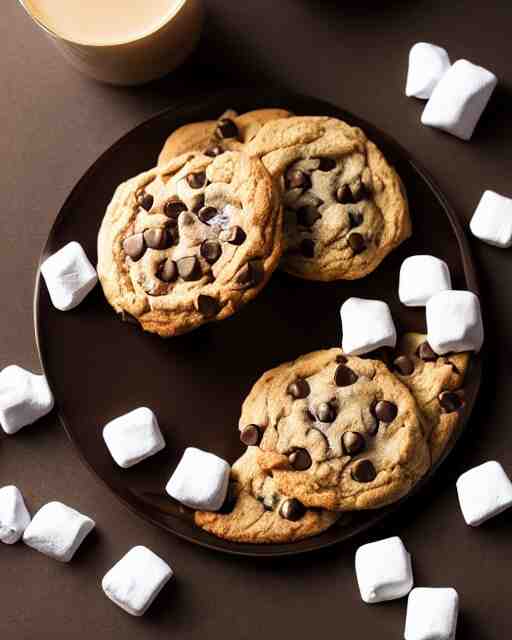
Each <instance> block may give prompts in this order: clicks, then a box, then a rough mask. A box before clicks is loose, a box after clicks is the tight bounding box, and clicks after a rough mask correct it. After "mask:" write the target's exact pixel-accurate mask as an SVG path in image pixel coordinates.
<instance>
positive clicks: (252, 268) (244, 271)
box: [236, 260, 264, 287]
mask: <svg viewBox="0 0 512 640" xmlns="http://www.w3.org/2000/svg"><path fill="white" fill-rule="evenodd" d="M263 273H264V272H263V265H262V263H261V261H260V260H250V261H249V262H246V263H245V264H244V266H243V267H242V268H241V269H240V271H239V272H238V275H237V276H236V281H237V283H238V284H239V285H240V286H242V287H255V286H256V285H257V284H259V283H260V282H261V281H262V279H263Z"/></svg>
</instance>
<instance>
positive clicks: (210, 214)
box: [197, 207, 219, 224]
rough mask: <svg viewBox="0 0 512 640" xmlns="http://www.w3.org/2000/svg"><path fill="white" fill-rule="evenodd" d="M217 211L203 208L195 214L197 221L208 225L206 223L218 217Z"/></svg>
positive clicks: (213, 208)
mask: <svg viewBox="0 0 512 640" xmlns="http://www.w3.org/2000/svg"><path fill="white" fill-rule="evenodd" d="M218 213H219V212H218V211H217V209H216V208H215V207H203V208H202V209H201V210H200V211H199V213H198V214H197V216H198V218H199V220H201V222H204V223H205V224H208V221H209V220H211V219H212V218H215V216H216V215H218Z"/></svg>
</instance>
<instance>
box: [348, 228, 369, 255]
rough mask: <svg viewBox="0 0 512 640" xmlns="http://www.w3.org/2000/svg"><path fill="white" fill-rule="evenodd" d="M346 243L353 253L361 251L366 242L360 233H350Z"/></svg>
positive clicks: (364, 247)
mask: <svg viewBox="0 0 512 640" xmlns="http://www.w3.org/2000/svg"><path fill="white" fill-rule="evenodd" d="M348 243H349V245H350V248H351V249H352V251H353V252H354V253H356V254H357V253H361V252H362V251H364V250H365V249H366V242H365V240H364V238H363V236H362V235H361V234H360V233H357V232H354V233H351V234H350V235H349V237H348Z"/></svg>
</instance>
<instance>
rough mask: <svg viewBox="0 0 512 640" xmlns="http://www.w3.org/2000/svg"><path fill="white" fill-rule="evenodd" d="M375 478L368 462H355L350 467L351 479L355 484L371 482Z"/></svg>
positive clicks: (371, 466)
mask: <svg viewBox="0 0 512 640" xmlns="http://www.w3.org/2000/svg"><path fill="white" fill-rule="evenodd" d="M376 477H377V472H376V471H375V467H374V466H373V464H372V463H371V462H370V461H369V460H366V459H365V460H357V461H356V462H354V465H353V467H352V478H353V479H354V480H356V481H357V482H371V481H372V480H375V478H376Z"/></svg>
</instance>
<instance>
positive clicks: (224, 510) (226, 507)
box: [217, 482, 238, 515]
mask: <svg viewBox="0 0 512 640" xmlns="http://www.w3.org/2000/svg"><path fill="white" fill-rule="evenodd" d="M237 499H238V495H237V488H236V483H235V482H230V483H229V484H228V491H227V493H226V498H225V499H224V502H223V503H222V507H221V508H220V509H219V510H218V512H217V513H221V514H223V515H227V514H229V513H231V512H232V511H233V509H234V508H235V505H236V501H237Z"/></svg>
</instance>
